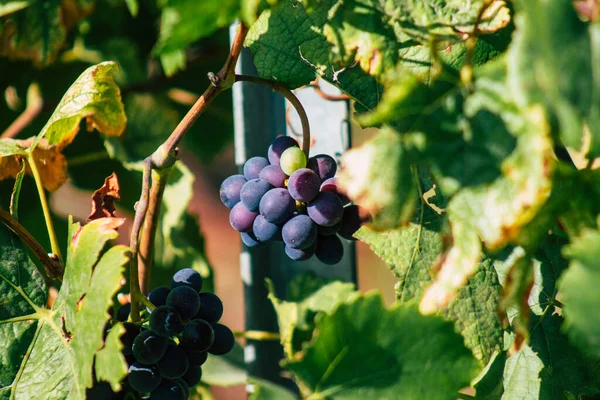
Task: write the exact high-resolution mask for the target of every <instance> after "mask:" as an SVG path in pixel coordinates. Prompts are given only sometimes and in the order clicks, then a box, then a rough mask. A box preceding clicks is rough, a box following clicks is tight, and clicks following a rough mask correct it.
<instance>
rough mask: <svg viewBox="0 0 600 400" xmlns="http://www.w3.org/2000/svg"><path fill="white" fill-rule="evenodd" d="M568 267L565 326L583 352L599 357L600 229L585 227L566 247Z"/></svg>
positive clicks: (563, 289) (564, 282)
mask: <svg viewBox="0 0 600 400" xmlns="http://www.w3.org/2000/svg"><path fill="white" fill-rule="evenodd" d="M564 254H565V256H566V257H567V258H569V260H570V264H569V269H568V270H567V271H566V272H565V274H564V275H563V277H562V278H561V281H560V292H561V300H562V302H563V304H564V309H563V312H564V314H563V315H564V316H565V321H566V323H565V326H564V330H565V332H566V333H567V334H568V335H569V338H570V339H571V342H572V343H573V344H574V345H576V346H577V347H578V348H579V349H581V350H582V351H585V352H586V353H588V354H590V355H592V356H594V357H597V358H600V317H599V316H598V315H597V313H595V312H590V311H591V310H594V309H595V308H596V306H597V305H598V304H600V303H599V302H600V295H599V294H598V291H597V289H596V287H595V284H596V283H597V282H598V279H600V231H598V230H591V229H588V230H585V231H583V232H582V234H581V236H579V237H577V238H574V239H573V241H572V243H571V244H569V245H568V246H567V247H565V249H564Z"/></svg>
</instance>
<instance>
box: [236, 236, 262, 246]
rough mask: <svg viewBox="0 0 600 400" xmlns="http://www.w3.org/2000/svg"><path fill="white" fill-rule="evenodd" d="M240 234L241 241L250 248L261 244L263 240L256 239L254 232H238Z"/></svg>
mask: <svg viewBox="0 0 600 400" xmlns="http://www.w3.org/2000/svg"><path fill="white" fill-rule="evenodd" d="M240 235H241V238H242V243H244V244H245V245H246V246H248V247H249V248H251V249H252V248H254V247H258V246H261V245H262V244H263V242H261V241H260V240H258V239H257V238H256V236H254V233H252V232H240Z"/></svg>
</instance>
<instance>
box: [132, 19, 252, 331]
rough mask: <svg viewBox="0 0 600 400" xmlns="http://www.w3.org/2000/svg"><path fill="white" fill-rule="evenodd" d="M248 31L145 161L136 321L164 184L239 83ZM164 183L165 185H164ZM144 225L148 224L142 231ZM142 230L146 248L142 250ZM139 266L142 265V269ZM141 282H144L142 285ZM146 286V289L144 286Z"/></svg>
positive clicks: (137, 228) (136, 241) (136, 242)
mask: <svg viewBox="0 0 600 400" xmlns="http://www.w3.org/2000/svg"><path fill="white" fill-rule="evenodd" d="M247 34H248V27H246V26H245V25H244V24H240V25H239V26H238V30H237V33H236V35H235V38H234V40H233V43H232V46H231V50H230V52H229V56H228V57H227V60H226V61H225V64H224V65H223V68H221V70H220V71H219V72H218V73H217V74H216V75H215V74H209V79H210V82H211V83H210V85H209V86H208V88H207V89H206V90H205V91H204V93H203V94H202V96H200V97H199V98H198V100H197V101H196V102H195V103H194V105H193V106H192V108H190V110H189V111H188V112H187V114H186V115H185V116H184V117H183V119H182V120H181V121H180V122H179V124H178V125H177V127H176V128H175V129H174V130H173V132H172V133H171V135H169V137H168V138H167V140H166V141H165V142H164V143H163V144H162V145H161V146H160V147H159V148H158V149H157V150H156V151H155V152H154V153H153V154H152V155H151V156H149V157H148V158H146V159H145V160H144V176H143V183H142V193H141V195H140V200H139V201H138V204H137V207H136V210H135V217H134V221H133V227H132V230H131V236H130V247H131V253H132V254H131V261H130V265H131V267H130V293H131V319H132V320H133V321H134V322H136V321H139V319H140V313H139V302H140V301H142V302H144V300H147V299H145V296H144V294H143V290H147V289H148V287H149V277H150V270H151V262H152V256H151V255H150V254H151V253H152V252H153V247H154V236H155V234H156V229H157V224H158V216H159V212H160V202H161V200H162V194H163V192H164V186H165V185H166V180H167V177H168V173H169V171H170V169H171V168H172V167H173V165H174V164H175V161H177V145H178V144H179V142H180V141H181V139H182V138H183V136H184V135H185V134H186V133H187V131H188V130H189V129H190V128H191V127H192V125H193V124H194V122H195V121H196V120H197V119H198V117H199V116H200V114H202V112H204V110H205V109H206V107H207V106H208V104H210V103H211V102H212V100H214V98H215V97H216V96H217V95H218V94H219V93H221V92H222V91H224V90H226V89H228V88H230V87H231V86H232V85H233V83H234V82H235V65H236V64H237V60H238V58H239V56H240V53H241V51H242V48H243V44H244V39H245V38H246V35H247ZM153 171H157V172H158V174H159V176H160V178H159V179H158V180H156V179H154V180H153V179H152V176H153ZM161 186H163V187H162V188H161ZM142 225H143V227H144V229H143V231H142ZM140 233H141V243H142V247H141V249H140ZM138 267H140V268H139V269H138ZM140 281H141V282H142V283H143V286H142V288H140ZM144 288H145V289H144Z"/></svg>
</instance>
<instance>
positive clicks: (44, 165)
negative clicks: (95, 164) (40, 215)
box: [0, 137, 67, 192]
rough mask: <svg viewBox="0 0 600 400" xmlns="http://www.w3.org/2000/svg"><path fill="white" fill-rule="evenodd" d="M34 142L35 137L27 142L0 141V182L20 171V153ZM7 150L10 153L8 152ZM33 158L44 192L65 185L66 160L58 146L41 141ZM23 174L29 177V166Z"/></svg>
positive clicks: (44, 140)
mask: <svg viewBox="0 0 600 400" xmlns="http://www.w3.org/2000/svg"><path fill="white" fill-rule="evenodd" d="M35 140H36V138H35V137H31V138H29V139H27V140H14V139H2V140H1V141H0V181H1V180H3V179H8V178H15V177H16V176H17V174H18V173H19V172H20V171H21V163H20V159H22V158H23V155H22V153H24V151H25V150H26V149H28V148H29V147H30V146H31V144H32V143H33V142H34V141H35ZM9 148H10V149H12V151H9ZM2 150H6V151H2ZM11 153H12V154H11ZM33 157H34V159H35V161H36V165H37V167H38V170H39V171H40V176H41V179H42V184H43V185H44V187H45V188H46V190H49V191H50V192H53V191H55V190H56V189H58V188H59V187H60V186H61V185H62V184H63V183H65V181H66V180H67V160H66V158H65V156H64V155H63V154H62V153H61V152H60V148H59V147H58V146H53V145H49V144H48V141H47V140H46V139H42V140H40V141H39V142H38V144H37V146H36V148H35V149H34V150H33ZM25 172H26V173H27V174H29V175H31V167H30V166H29V165H27V168H26V170H25Z"/></svg>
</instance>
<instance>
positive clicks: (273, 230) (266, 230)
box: [252, 215, 281, 242]
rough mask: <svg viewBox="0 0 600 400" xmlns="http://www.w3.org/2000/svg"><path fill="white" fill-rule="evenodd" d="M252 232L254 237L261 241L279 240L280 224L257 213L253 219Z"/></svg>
mask: <svg viewBox="0 0 600 400" xmlns="http://www.w3.org/2000/svg"><path fill="white" fill-rule="evenodd" d="M252 232H254V235H255V236H256V238H257V239H258V240H259V241H261V242H269V241H274V240H281V226H279V225H276V224H274V223H272V222H269V221H267V220H266V218H265V217H263V216H262V215H259V216H258V217H256V219H255V220H254V224H253V225H252Z"/></svg>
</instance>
